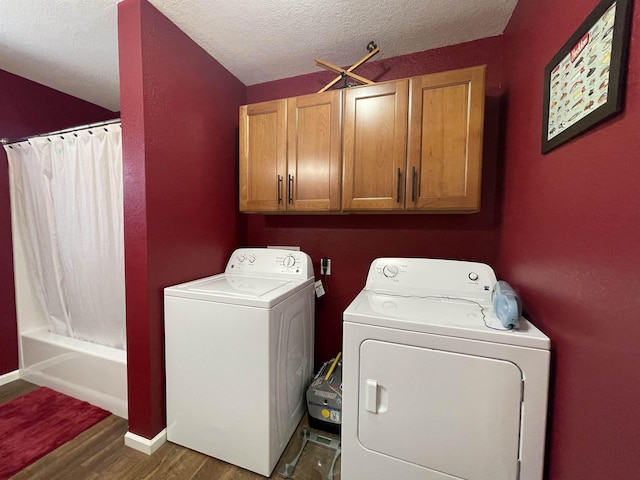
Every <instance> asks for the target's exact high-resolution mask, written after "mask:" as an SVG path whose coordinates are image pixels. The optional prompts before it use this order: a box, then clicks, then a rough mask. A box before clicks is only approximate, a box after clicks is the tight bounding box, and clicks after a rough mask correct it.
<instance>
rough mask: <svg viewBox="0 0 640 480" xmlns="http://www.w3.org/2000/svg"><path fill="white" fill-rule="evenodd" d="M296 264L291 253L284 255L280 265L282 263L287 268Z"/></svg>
mask: <svg viewBox="0 0 640 480" xmlns="http://www.w3.org/2000/svg"><path fill="white" fill-rule="evenodd" d="M295 264H296V259H295V257H294V256H293V255H287V256H286V257H284V260H283V261H282V265H284V266H285V267H287V268H291V267H293V266H294V265H295Z"/></svg>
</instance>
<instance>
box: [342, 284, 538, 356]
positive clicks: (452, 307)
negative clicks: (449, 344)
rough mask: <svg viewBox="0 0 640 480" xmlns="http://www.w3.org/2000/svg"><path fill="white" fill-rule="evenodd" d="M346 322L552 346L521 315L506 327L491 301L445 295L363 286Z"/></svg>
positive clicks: (522, 344)
mask: <svg viewBox="0 0 640 480" xmlns="http://www.w3.org/2000/svg"><path fill="white" fill-rule="evenodd" d="M344 320H345V321H346V322H354V323H362V324H366V325H375V326H380V327H388V328H395V329H400V330H409V331H415V332H423V333H431V334H436V335H447V336H451V337H460V338H470V339H476V340H484V341H489V342H495V343H504V344H508V345H521V346H525V347H532V348H540V349H544V350H548V349H549V343H550V342H549V338H548V337H547V336H546V335H545V334H543V333H542V332H541V331H540V330H538V329H537V328H536V327H535V326H534V325H533V324H531V323H530V322H528V321H527V320H526V319H524V318H522V319H521V320H520V328H519V329H518V330H507V329H505V328H504V327H503V326H502V323H501V322H500V320H499V319H498V318H497V317H496V316H495V313H494V311H493V307H492V305H491V304H486V303H480V302H477V301H475V300H469V299H465V298H462V297H460V298H454V297H442V296H435V295H434V296H428V295H425V296H401V295H397V294H396V295H391V294H388V293H379V292H373V291H366V290H363V291H362V292H360V293H359V294H358V296H357V297H356V298H355V300H354V301H353V302H352V303H351V305H349V306H348V307H347V309H346V310H345V312H344Z"/></svg>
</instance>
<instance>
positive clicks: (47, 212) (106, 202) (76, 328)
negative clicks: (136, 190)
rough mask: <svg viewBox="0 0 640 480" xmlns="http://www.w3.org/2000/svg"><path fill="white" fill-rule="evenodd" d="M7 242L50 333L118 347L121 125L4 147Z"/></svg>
mask: <svg viewBox="0 0 640 480" xmlns="http://www.w3.org/2000/svg"><path fill="white" fill-rule="evenodd" d="M5 150H6V151H7V156H8V159H9V181H10V187H11V202H12V208H11V211H12V215H13V216H14V218H13V222H12V223H13V225H14V228H15V230H17V231H14V232H13V237H14V242H16V241H18V242H20V245H21V248H22V251H23V252H24V257H25V262H26V264H27V265H26V267H27V272H28V276H29V277H30V278H29V280H30V283H31V284H32V285H33V286H34V288H35V290H36V291H35V292H34V293H35V296H36V297H37V299H38V303H39V304H40V306H41V308H42V310H43V312H45V314H46V316H47V322H48V326H49V330H50V331H52V332H54V333H58V334H61V335H66V336H69V337H73V338H78V339H81V340H87V341H90V342H93V343H98V344H101V345H107V346H110V347H116V348H119V349H124V348H125V285H124V234H123V206H122V205H123V200H122V144H121V128H120V124H110V125H107V126H102V127H99V128H92V129H86V130H78V131H77V132H72V133H65V134H62V135H51V136H47V137H35V138H31V139H29V140H28V141H25V142H21V143H17V144H13V145H5Z"/></svg>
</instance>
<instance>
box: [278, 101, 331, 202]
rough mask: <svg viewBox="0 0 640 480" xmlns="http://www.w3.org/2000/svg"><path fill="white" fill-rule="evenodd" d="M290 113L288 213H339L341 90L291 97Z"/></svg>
mask: <svg viewBox="0 0 640 480" xmlns="http://www.w3.org/2000/svg"><path fill="white" fill-rule="evenodd" d="M287 111H288V114H287V124H288V126H287V130H288V135H287V144H288V155H287V170H288V172H287V179H286V180H287V188H286V189H285V190H286V202H287V210H288V211H314V212H322V211H335V210H340V187H341V185H340V180H341V177H342V175H341V167H342V162H341V158H340V155H341V143H342V135H341V133H342V132H341V123H340V122H341V113H342V109H341V95H340V91H338V90H335V91H331V92H326V93H320V94H314V95H305V96H302V97H295V98H289V99H288V100H287Z"/></svg>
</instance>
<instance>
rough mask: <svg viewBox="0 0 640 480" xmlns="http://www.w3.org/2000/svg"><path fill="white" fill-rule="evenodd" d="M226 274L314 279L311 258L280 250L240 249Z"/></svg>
mask: <svg viewBox="0 0 640 480" xmlns="http://www.w3.org/2000/svg"><path fill="white" fill-rule="evenodd" d="M225 273H230V274H233V275H251V276H275V277H282V276H285V277H287V278H290V277H293V278H298V279H301V280H306V279H308V278H312V277H313V265H312V263H311V258H309V255H307V254H306V253H304V252H300V251H295V250H285V249H280V248H239V249H237V250H236V251H235V252H233V254H232V255H231V258H229V263H227V268H226V269H225Z"/></svg>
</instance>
